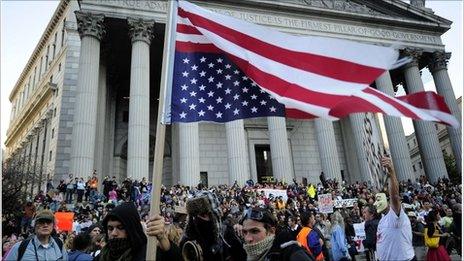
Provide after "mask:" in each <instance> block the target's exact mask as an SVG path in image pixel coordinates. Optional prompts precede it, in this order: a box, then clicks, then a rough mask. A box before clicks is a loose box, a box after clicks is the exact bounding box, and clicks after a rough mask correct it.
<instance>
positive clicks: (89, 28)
mask: <svg viewBox="0 0 464 261" xmlns="http://www.w3.org/2000/svg"><path fill="white" fill-rule="evenodd" d="M74 13H75V14H76V19H77V31H78V32H79V35H80V37H81V38H83V37H84V36H91V37H95V38H97V39H98V40H99V41H101V40H102V37H103V35H104V34H105V28H104V25H103V20H104V19H105V16H104V15H103V14H92V13H89V12H81V11H75V12H74Z"/></svg>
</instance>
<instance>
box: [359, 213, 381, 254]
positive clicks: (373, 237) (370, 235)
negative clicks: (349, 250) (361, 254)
mask: <svg viewBox="0 0 464 261" xmlns="http://www.w3.org/2000/svg"><path fill="white" fill-rule="evenodd" d="M378 225H379V220H378V219H372V220H368V221H366V222H365V223H364V231H365V233H366V239H364V240H363V245H364V247H365V248H368V249H373V250H375V246H376V243H377V226H378Z"/></svg>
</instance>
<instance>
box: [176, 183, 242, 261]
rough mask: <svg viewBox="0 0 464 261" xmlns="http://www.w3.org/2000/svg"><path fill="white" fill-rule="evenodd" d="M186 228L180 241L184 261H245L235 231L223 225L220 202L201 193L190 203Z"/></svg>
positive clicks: (208, 193)
mask: <svg viewBox="0 0 464 261" xmlns="http://www.w3.org/2000/svg"><path fill="white" fill-rule="evenodd" d="M186 210H187V214H188V220H187V227H186V228H185V232H184V235H183V237H182V240H181V242H180V247H181V249H182V256H183V257H184V260H204V261H210V260H211V261H213V260H214V261H216V260H217V261H220V260H236V261H239V260H246V253H245V251H244V250H243V247H242V242H241V241H240V239H239V238H238V237H237V235H236V234H235V232H234V230H233V228H232V227H231V226H229V225H226V224H223V223H222V213H221V209H220V204H219V201H218V199H217V198H216V196H215V195H214V194H212V193H211V192H209V191H201V192H199V193H197V195H196V196H195V197H194V198H192V199H190V200H189V201H187V205H186Z"/></svg>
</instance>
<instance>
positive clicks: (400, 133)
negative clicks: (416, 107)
mask: <svg viewBox="0 0 464 261" xmlns="http://www.w3.org/2000/svg"><path fill="white" fill-rule="evenodd" d="M375 84H376V86H377V89H378V90H379V91H382V92H384V93H386V94H388V95H390V96H393V97H394V96H395V93H394V91H393V84H392V81H391V77H390V72H389V71H386V72H385V73H384V74H382V75H381V76H380V77H379V78H377V80H375ZM383 119H384V122H385V129H386V131H387V136H388V144H389V148H390V154H391V158H392V161H393V165H394V167H395V171H396V175H397V177H398V180H400V181H402V180H408V179H411V180H414V178H415V177H414V172H413V170H412V162H411V155H410V154H409V149H408V144H407V142H406V136H405V135H404V130H403V125H402V124H401V119H400V118H398V117H393V116H387V115H384V116H383Z"/></svg>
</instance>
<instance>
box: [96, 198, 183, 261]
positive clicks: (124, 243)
mask: <svg viewBox="0 0 464 261" xmlns="http://www.w3.org/2000/svg"><path fill="white" fill-rule="evenodd" d="M103 230H104V231H105V232H106V237H107V238H106V242H107V244H106V245H105V247H104V248H103V249H102V251H101V252H100V254H99V255H98V256H97V257H96V258H95V259H94V260H99V261H110V260H111V261H142V260H145V257H146V252H147V236H146V235H145V232H144V231H143V227H142V224H141V223H140V216H139V213H138V212H137V208H136V207H135V205H134V203H133V202H125V203H122V204H121V205H119V206H117V207H116V208H114V209H113V210H112V211H111V212H110V213H108V215H106V217H105V219H104V220H103ZM176 257H177V258H176ZM168 259H169V260H172V261H174V260H180V250H179V249H178V248H176V246H175V244H171V245H170V248H169V249H166V251H162V250H160V249H159V247H158V251H157V260H168Z"/></svg>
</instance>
